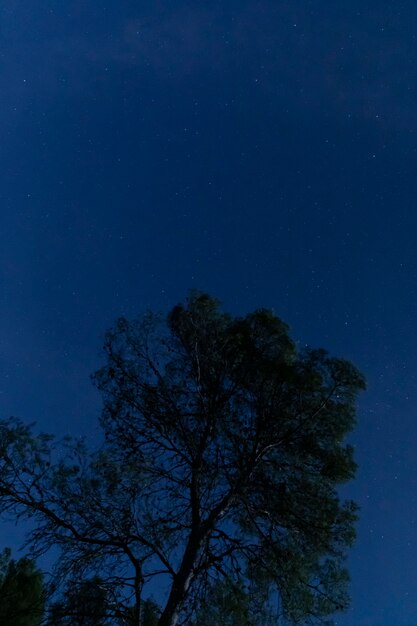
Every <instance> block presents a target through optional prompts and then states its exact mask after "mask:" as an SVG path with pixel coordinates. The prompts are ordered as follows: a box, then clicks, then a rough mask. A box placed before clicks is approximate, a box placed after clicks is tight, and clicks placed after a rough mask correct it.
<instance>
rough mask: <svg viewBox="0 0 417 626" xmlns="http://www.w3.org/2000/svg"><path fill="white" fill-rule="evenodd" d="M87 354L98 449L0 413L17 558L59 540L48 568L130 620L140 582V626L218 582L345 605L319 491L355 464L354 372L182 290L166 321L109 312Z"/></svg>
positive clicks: (347, 516) (284, 599) (340, 513)
mask: <svg viewBox="0 0 417 626" xmlns="http://www.w3.org/2000/svg"><path fill="white" fill-rule="evenodd" d="M104 352H105V356H106V362H105V365H104V366H103V367H102V369H100V370H99V371H98V372H97V373H96V374H95V375H94V377H93V378H94V382H95V384H96V386H97V388H98V389H99V390H100V391H101V393H102V395H103V402H104V408H103V412H102V416H101V426H102V428H103V432H104V436H105V443H104V444H103V445H102V447H101V448H100V449H99V450H98V451H96V452H94V453H89V452H88V450H87V449H86V447H85V445H84V444H83V443H82V442H77V441H76V442H74V441H66V442H63V443H62V442H57V443H56V442H55V443H54V441H53V440H51V438H50V437H49V436H46V435H39V436H36V437H35V436H34V435H33V434H32V431H31V429H30V428H29V427H26V426H25V425H23V424H22V423H21V422H20V421H18V420H9V421H6V422H3V423H2V424H1V427H0V459H2V464H1V468H0V497H1V502H2V505H3V508H4V510H5V511H9V512H11V513H12V514H14V515H19V516H31V517H32V519H33V520H34V521H35V524H36V526H35V529H34V531H33V532H32V534H31V536H30V537H29V543H30V545H31V547H32V549H33V550H34V554H35V555H36V554H40V553H42V552H43V551H45V550H47V549H48V548H50V547H51V546H58V547H59V548H61V553H62V556H61V558H60V562H59V567H58V569H57V576H59V577H61V578H62V579H65V577H68V576H72V577H75V578H78V579H82V578H83V577H85V576H86V575H87V574H88V575H91V574H92V575H94V574H97V573H99V575H100V577H101V578H102V579H103V581H104V582H105V584H108V585H109V586H110V587H111V590H112V594H113V611H114V614H115V615H116V616H117V615H118V616H119V619H120V620H123V619H124V620H125V623H127V621H126V620H128V619H129V620H130V623H133V624H135V625H136V626H139V625H141V624H142V623H143V594H144V592H145V593H146V588H147V586H148V583H152V582H153V584H155V583H156V582H158V583H159V582H160V584H161V586H165V587H166V589H167V594H166V597H164V596H162V594H161V598H160V601H161V612H160V615H159V616H158V626H175V625H176V624H178V623H180V622H181V623H184V622H190V621H191V620H192V619H194V618H195V616H196V615H197V613H198V608H199V607H201V606H203V605H204V602H205V599H206V598H207V594H208V593H210V591H211V590H212V589H213V584H214V585H216V584H217V581H222V580H226V579H227V580H231V581H235V582H236V583H237V582H239V583H240V582H242V583H247V584H251V585H254V586H255V587H256V589H257V590H258V591H259V593H261V595H262V594H264V595H265V594H266V596H269V597H272V596H273V595H274V594H275V596H276V597H278V598H279V600H280V603H281V606H282V610H283V613H284V614H285V616H286V619H287V620H288V621H289V622H290V623H292V624H297V623H315V621H316V620H322V619H324V618H325V617H326V616H329V615H331V614H332V613H334V612H335V611H336V610H339V609H343V608H345V607H346V606H347V603H348V595H347V583H348V574H347V571H346V569H345V567H344V560H345V556H346V551H347V548H348V547H349V546H350V545H351V544H352V542H353V539H354V522H355V519H356V514H357V512H356V506H355V505H354V503H352V502H350V501H346V502H343V501H341V500H340V497H339V495H338V491H337V488H338V485H340V484H341V483H343V482H345V481H348V480H350V479H351V478H352V477H353V476H354V473H355V463H354V460H353V453H352V452H353V451H352V448H351V446H349V445H346V444H345V443H344V439H345V436H346V435H347V434H348V433H349V432H350V431H351V429H352V428H353V426H354V422H355V400H356V396H357V393H358V391H359V390H361V389H363V388H364V380H363V378H362V376H361V375H360V374H359V372H358V371H357V370H356V369H355V368H354V367H353V366H352V365H351V364H350V363H349V362H347V361H345V360H342V359H338V358H331V357H330V356H329V355H328V354H327V353H326V352H325V351H324V350H311V349H305V350H298V349H297V346H296V344H295V343H294V342H293V341H292V340H291V339H290V337H289V334H288V327H287V326H286V325H285V324H284V323H283V322H282V321H281V320H280V319H278V318H277V317H276V316H275V315H274V313H273V312H271V311H269V310H265V309H260V310H257V311H255V312H253V313H251V314H248V315H246V316H245V317H233V316H231V315H228V314H226V313H223V312H222V311H221V309H220V306H219V303H218V302H217V301H216V300H215V299H213V298H211V297H210V296H208V295H206V294H201V293H198V292H192V293H191V294H190V296H189V298H188V301H187V303H186V304H185V305H178V306H176V307H174V308H173V309H172V311H171V312H170V314H169V315H168V317H167V319H164V318H163V317H161V316H157V315H153V314H150V313H149V314H147V315H145V316H144V317H143V318H141V319H139V320H135V321H128V320H126V319H119V320H118V321H117V322H116V324H115V326H114V327H113V328H112V329H111V330H110V331H109V332H108V333H107V335H106V338H105V344H104ZM162 579H164V581H163V580H162Z"/></svg>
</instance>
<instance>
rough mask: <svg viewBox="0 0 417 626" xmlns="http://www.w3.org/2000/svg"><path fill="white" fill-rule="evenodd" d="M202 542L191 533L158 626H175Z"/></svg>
mask: <svg viewBox="0 0 417 626" xmlns="http://www.w3.org/2000/svg"><path fill="white" fill-rule="evenodd" d="M202 541H203V535H202V534H201V533H191V535H190V538H189V541H188V544H187V547H186V549H185V551H184V556H183V559H182V563H181V566H180V568H179V570H178V572H177V574H176V576H175V579H174V582H173V584H172V588H171V592H170V594H169V597H168V600H167V603H166V605H165V609H164V610H163V612H162V615H161V617H160V618H159V621H158V626H176V624H177V622H178V617H179V614H180V610H181V607H182V605H183V603H184V600H185V599H186V597H187V593H188V589H189V588H190V585H191V583H192V580H193V578H194V575H195V571H194V568H195V565H196V561H197V557H198V553H199V551H200V547H201V544H202Z"/></svg>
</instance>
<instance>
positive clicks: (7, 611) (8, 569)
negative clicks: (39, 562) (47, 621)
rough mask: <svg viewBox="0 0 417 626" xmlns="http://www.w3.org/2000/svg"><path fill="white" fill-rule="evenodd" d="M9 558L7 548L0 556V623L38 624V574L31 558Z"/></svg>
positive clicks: (41, 600)
mask: <svg viewBox="0 0 417 626" xmlns="http://www.w3.org/2000/svg"><path fill="white" fill-rule="evenodd" d="M10 557H11V552H10V550H8V549H6V550H4V551H3V552H2V554H1V555H0V624H1V626H39V624H40V623H41V620H42V614H43V605H44V595H43V579H42V574H41V572H40V571H39V570H38V569H37V568H36V566H35V563H34V562H33V561H32V560H30V559H28V558H22V559H19V560H18V561H15V560H12V559H11V558H10Z"/></svg>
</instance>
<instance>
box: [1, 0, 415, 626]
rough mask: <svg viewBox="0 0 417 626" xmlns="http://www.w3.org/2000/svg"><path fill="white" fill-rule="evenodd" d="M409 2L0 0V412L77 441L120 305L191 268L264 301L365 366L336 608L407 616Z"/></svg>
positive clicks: (411, 206) (169, 294) (302, 337)
mask: <svg viewBox="0 0 417 626" xmlns="http://www.w3.org/2000/svg"><path fill="white" fill-rule="evenodd" d="M416 20H417V4H416V3H415V2H412V1H411V0H410V1H408V2H405V1H403V2H401V1H400V0H398V1H396V2H388V0H381V1H380V2H378V3H374V2H372V3H371V2H368V3H366V2H365V3H364V2H363V0H361V1H357V0H350V1H349V2H337V1H336V2H335V1H334V0H326V1H325V0H315V1H314V2H309V1H308V0H291V1H282V2H277V0H258V1H255V0H239V1H237V0H228V1H227V2H219V1H216V0H213V1H212V2H200V1H199V0H193V1H189V2H186V1H183V0H176V1H171V2H169V1H167V0H165V1H164V2H159V1H155V0H152V1H149V2H148V1H145V2H144V1H141V2H137V1H132V0H117V1H116V0H109V1H108V2H97V1H96V0H90V1H89V2H85V0H82V1H81V0H77V1H76V0H73V1H71V0H68V1H67V2H62V0H56V1H52V0H43V1H42V2H33V1H29V0H14V1H13V2H6V3H3V4H2V6H1V7H0V137H1V142H0V201H1V205H0V206H1V209H0V226H1V228H0V237H1V241H0V250H1V268H2V271H1V292H0V293H1V307H0V318H1V337H0V339H1V353H0V354H1V356H0V377H1V378H0V393H1V395H0V407H1V415H2V416H3V417H6V416H8V415H10V414H14V415H19V416H21V417H23V418H25V419H27V420H28V421H37V422H38V424H39V425H40V426H41V427H42V428H43V429H44V430H48V431H53V432H56V433H58V434H63V433H71V434H86V435H87V436H88V437H89V438H90V439H91V440H93V438H94V434H95V432H96V419H97V415H98V413H99V409H100V399H99V398H98V396H97V394H96V392H95V391H94V389H93V388H92V386H91V384H90V381H89V374H90V372H92V371H93V370H94V369H95V368H96V367H97V366H98V365H99V364H100V353H99V350H100V345H101V337H102V334H103V332H104V331H105V329H106V328H107V327H108V326H109V325H110V324H111V322H112V321H113V319H114V318H115V317H116V316H118V315H120V314H124V315H129V316H133V315H136V314H138V313H140V312H143V311H144V310H145V309H146V308H148V307H151V308H153V309H163V310H166V309H167V308H168V307H170V306H172V305H173V304H175V303H176V302H177V301H178V300H180V299H183V298H184V297H185V295H186V293H187V291H188V289H189V288H190V287H196V288H199V289H202V290H207V291H208V292H210V293H212V294H213V295H216V296H218V297H219V298H220V299H221V300H222V301H223V302H224V305H225V308H227V309H228V310H230V311H232V312H233V313H237V314H239V313H245V312H248V311H250V310H252V309H254V308H256V307H259V306H267V307H272V308H274V309H275V311H276V312H277V314H278V315H280V316H281V317H282V318H283V319H284V320H285V321H287V322H288V323H289V324H290V326H291V328H292V333H293V336H294V337H295V338H296V339H297V340H298V341H299V342H300V344H304V343H309V344H312V345H315V346H321V347H326V348H328V349H329V350H330V351H331V352H332V353H334V354H336V355H340V356H344V357H347V358H350V359H352V360H353V361H354V363H355V364H356V365H357V366H358V367H359V368H360V369H362V371H363V372H364V373H365V375H366V377H367V379H368V383H369V390H368V392H367V393H366V394H364V395H363V397H362V398H361V402H360V411H359V425H358V428H357V431H356V433H355V435H354V443H355V445H356V447H357V459H358V461H359V464H360V472H359V475H358V480H357V481H356V483H355V484H354V485H352V486H350V487H349V489H348V493H349V495H352V496H353V497H354V498H355V499H357V500H358V502H359V504H360V506H361V509H362V512H361V522H360V524H359V537H358V542H357V545H356V547H355V549H354V551H353V552H352V557H351V559H350V566H351V572H352V578H353V581H352V593H353V605H352V609H351V610H350V612H349V613H348V614H347V615H346V616H344V617H343V618H341V619H339V620H338V624H339V625H340V626H392V625H393V624H395V626H416V625H417V596H416V593H415V589H416V587H417V426H416V417H417V378H416V374H417V349H416V348H417V253H416V231H417V212H416V198H417V152H416V148H417V117H416V112H417V81H416V74H417V39H416V34H415V24H416ZM10 541H11V538H10V532H9V530H8V529H6V530H5V535H4V543H7V542H9V543H10Z"/></svg>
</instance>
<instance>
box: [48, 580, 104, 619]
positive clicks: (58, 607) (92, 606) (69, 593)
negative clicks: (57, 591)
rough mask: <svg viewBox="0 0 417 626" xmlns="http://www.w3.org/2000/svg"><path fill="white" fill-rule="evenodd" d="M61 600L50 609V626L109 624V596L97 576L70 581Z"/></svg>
mask: <svg viewBox="0 0 417 626" xmlns="http://www.w3.org/2000/svg"><path fill="white" fill-rule="evenodd" d="M62 596H63V597H62V598H61V600H60V601H59V602H55V603H53V604H52V606H51V607H50V609H49V619H48V626H105V624H108V623H109V622H108V621H107V619H106V618H107V615H108V598H107V592H106V589H105V588H104V587H103V585H102V584H101V580H100V579H99V578H98V577H96V578H92V579H87V580H83V581H82V582H79V581H70V582H69V583H68V584H67V587H66V589H65V590H64V592H63V594H62Z"/></svg>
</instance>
